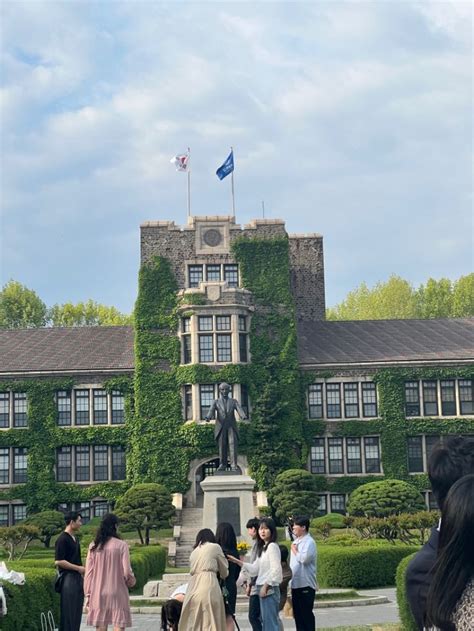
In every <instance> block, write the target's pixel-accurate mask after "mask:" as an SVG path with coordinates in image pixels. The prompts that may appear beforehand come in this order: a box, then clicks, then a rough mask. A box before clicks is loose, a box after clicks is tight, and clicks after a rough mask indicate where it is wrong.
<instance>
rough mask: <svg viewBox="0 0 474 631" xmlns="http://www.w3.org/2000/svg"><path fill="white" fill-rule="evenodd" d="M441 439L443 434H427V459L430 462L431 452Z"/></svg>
mask: <svg viewBox="0 0 474 631" xmlns="http://www.w3.org/2000/svg"><path fill="white" fill-rule="evenodd" d="M440 440H441V436H436V435H435V436H425V444H426V461H427V462H428V458H429V457H430V456H431V452H432V451H433V449H434V448H435V447H436V446H437V445H438V444H439V442H440Z"/></svg>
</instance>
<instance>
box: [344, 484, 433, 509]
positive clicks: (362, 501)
mask: <svg viewBox="0 0 474 631" xmlns="http://www.w3.org/2000/svg"><path fill="white" fill-rule="evenodd" d="M424 506H425V502H424V500H423V496H422V495H421V493H420V492H419V491H417V490H416V488H415V487H414V486H412V485H411V484H409V483H408V482H404V481H403V480H379V481H377V482H369V483H368V484H363V485H362V486H359V487H357V489H356V490H355V491H353V492H352V493H351V496H350V498H349V503H348V505H347V512H348V513H349V515H354V516H361V517H387V516H388V515H398V514H400V513H416V512H417V511H422V510H423V508H424Z"/></svg>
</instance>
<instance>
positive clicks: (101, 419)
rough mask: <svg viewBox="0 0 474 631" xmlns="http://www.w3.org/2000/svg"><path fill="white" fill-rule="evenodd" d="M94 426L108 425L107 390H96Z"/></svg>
mask: <svg viewBox="0 0 474 631" xmlns="http://www.w3.org/2000/svg"><path fill="white" fill-rule="evenodd" d="M94 425H107V391H106V390H94Z"/></svg>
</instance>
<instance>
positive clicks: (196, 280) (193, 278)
mask: <svg viewBox="0 0 474 631" xmlns="http://www.w3.org/2000/svg"><path fill="white" fill-rule="evenodd" d="M202 279H203V277H202V265H190V266H189V267H188V283H189V286H190V287H199V285H200V283H201V282H202Z"/></svg>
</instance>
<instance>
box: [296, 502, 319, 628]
mask: <svg viewBox="0 0 474 631" xmlns="http://www.w3.org/2000/svg"><path fill="white" fill-rule="evenodd" d="M293 534H294V536H295V539H294V540H293V542H292V544H291V557H290V567H291V571H292V573H293V577H292V579H291V600H292V604H293V615H294V618H295V625H296V631H314V629H315V628H316V621H315V618H314V613H313V607H314V599H315V596H316V554H317V551H316V543H315V541H314V539H313V537H312V536H311V535H310V534H309V518H308V517H306V516H304V515H300V516H297V517H295V518H294V519H293Z"/></svg>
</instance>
